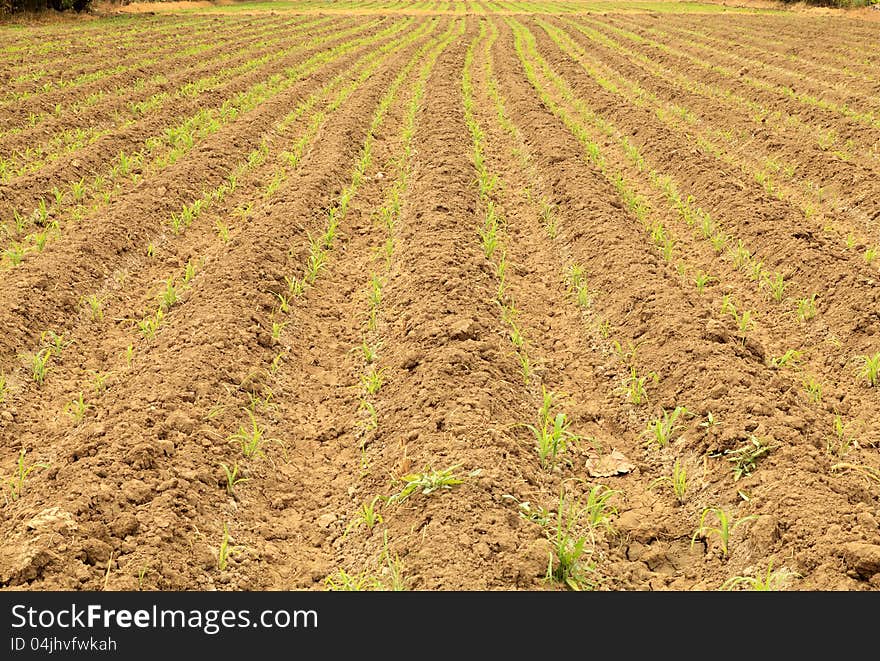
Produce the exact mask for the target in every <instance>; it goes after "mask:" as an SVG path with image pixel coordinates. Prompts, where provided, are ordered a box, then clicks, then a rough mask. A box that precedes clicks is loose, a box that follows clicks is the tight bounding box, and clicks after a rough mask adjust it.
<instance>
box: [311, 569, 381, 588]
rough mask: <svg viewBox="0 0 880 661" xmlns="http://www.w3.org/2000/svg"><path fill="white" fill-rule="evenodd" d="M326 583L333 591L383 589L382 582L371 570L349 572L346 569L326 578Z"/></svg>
mask: <svg viewBox="0 0 880 661" xmlns="http://www.w3.org/2000/svg"><path fill="white" fill-rule="evenodd" d="M324 585H326V586H327V590H329V591H331V592H364V591H368V590H381V589H382V582H381V581H380V580H379V578H378V577H376V576H374V575H373V574H370V573H369V572H363V573H361V574H349V573H348V572H346V571H345V570H344V569H340V570H338V571H337V572H336V574H334V575H332V576H328V577H327V578H326V579H324Z"/></svg>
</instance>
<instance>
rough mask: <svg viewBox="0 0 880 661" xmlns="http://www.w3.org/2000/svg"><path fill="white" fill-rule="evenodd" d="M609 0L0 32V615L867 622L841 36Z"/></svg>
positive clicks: (860, 296)
mask: <svg viewBox="0 0 880 661" xmlns="http://www.w3.org/2000/svg"><path fill="white" fill-rule="evenodd" d="M643 5H644V6H640V5H639V4H638V3H635V4H634V5H632V6H631V7H629V8H628V9H627V8H625V7H622V6H617V5H614V4H610V3H609V4H607V5H605V4H602V3H591V4H577V3H545V4H541V5H538V4H532V3H502V2H467V3H464V2H448V3H446V2H440V3H437V2H433V3H432V2H424V3H415V4H404V3H388V2H386V3H377V2H372V3H371V2H365V3H349V4H340V3H336V4H333V3H331V4H322V3H315V2H305V3H299V4H296V3H293V4H288V5H281V4H277V3H273V4H272V5H267V6H266V7H265V8H263V9H260V8H257V9H252V10H251V11H235V7H234V6H233V7H226V8H220V9H218V10H200V11H201V13H198V12H188V13H187V12H178V13H158V14H155V15H150V14H141V15H126V16H116V17H108V18H101V19H97V20H72V21H59V22H53V23H48V24H43V25H31V26H22V25H17V26H16V25H7V26H0V80H2V86H0V87H2V94H0V253H2V257H0V477H2V483H3V494H4V497H3V499H2V500H0V549H2V552H0V587H3V588H5V589H13V590H22V589H24V590H57V589H82V590H101V589H111V590H138V589H159V590H190V589H192V590H213V589H230V590H245V589H246V590H269V589H283V590H302V589H343V588H348V589H353V588H360V589H401V588H403V589H416V590H461V589H473V590H552V589H559V590H561V589H582V590H586V589H595V590H716V589H721V588H731V589H749V588H761V587H769V588H774V589H788V590H877V589H880V527H878V520H880V453H878V447H880V332H878V331H880V284H878V282H880V110H878V109H880V33H878V31H877V30H876V28H875V27H874V26H876V23H870V22H863V21H860V20H856V19H853V18H846V17H841V16H836V15H835V16H816V15H812V14H810V15H807V14H792V13H773V12H762V13H756V12H753V11H750V10H743V11H741V12H734V11H725V12H720V11H709V10H710V9H713V8H712V7H704V8H702V10H701V8H700V7H699V6H696V5H681V6H680V7H679V8H676V6H675V5H672V4H669V5H657V6H651V5H649V3H643ZM658 7H660V8H663V9H667V10H664V11H657V8H658ZM270 9H271V11H270ZM685 9H687V10H688V11H685ZM714 9H715V10H720V9H723V8H721V7H717V6H716V7H714Z"/></svg>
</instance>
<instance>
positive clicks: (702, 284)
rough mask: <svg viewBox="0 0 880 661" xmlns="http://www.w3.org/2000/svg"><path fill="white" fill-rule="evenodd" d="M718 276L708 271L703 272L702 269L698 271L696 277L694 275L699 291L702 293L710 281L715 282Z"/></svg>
mask: <svg viewBox="0 0 880 661" xmlns="http://www.w3.org/2000/svg"><path fill="white" fill-rule="evenodd" d="M715 280H717V278H713V277H712V276H711V275H709V274H708V273H703V272H702V271H698V272H697V275H696V277H694V284H695V285H696V286H697V291H698V292H700V293H701V294H702V293H703V290H704V289H705V288H706V285H708V284H709V283H710V282H714V281H715Z"/></svg>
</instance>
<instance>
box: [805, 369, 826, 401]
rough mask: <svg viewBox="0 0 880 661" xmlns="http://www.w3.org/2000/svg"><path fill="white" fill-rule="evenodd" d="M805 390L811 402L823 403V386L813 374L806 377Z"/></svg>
mask: <svg viewBox="0 0 880 661" xmlns="http://www.w3.org/2000/svg"><path fill="white" fill-rule="evenodd" d="M804 389H805V390H806V391H807V395H808V396H809V397H810V401H811V402H817V403H818V402H821V401H822V384H821V383H820V382H819V380H818V379H817V378H816V377H815V376H813V375H812V374H808V375H807V376H806V377H804Z"/></svg>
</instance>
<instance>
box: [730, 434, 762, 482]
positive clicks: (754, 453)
mask: <svg viewBox="0 0 880 661" xmlns="http://www.w3.org/2000/svg"><path fill="white" fill-rule="evenodd" d="M774 448H775V446H774V445H772V444H770V443H766V442H764V441H763V440H761V439H760V438H758V437H757V436H754V435H753V436H751V437H750V438H749V441H748V443H746V444H745V445H743V446H742V447H739V448H737V449H735V450H727V451H725V452H724V455H725V458H726V459H727V461H729V462H730V463H732V464H733V481H734V482H737V481H738V480H740V478H743V477H747V476H749V475H751V474H752V472H753V471H754V470H755V468H757V465H758V461H759V460H760V459H762V458H763V457H765V456H766V455H768V454H770V451H771V450H773V449H774Z"/></svg>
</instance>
